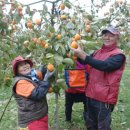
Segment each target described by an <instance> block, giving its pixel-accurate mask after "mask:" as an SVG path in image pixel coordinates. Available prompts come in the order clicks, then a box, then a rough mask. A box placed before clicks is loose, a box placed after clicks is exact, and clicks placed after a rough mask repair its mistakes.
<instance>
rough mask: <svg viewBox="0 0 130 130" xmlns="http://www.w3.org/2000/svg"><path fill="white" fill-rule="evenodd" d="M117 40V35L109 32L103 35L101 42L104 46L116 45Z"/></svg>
mask: <svg viewBox="0 0 130 130" xmlns="http://www.w3.org/2000/svg"><path fill="white" fill-rule="evenodd" d="M118 39H119V37H118V35H114V34H112V33H110V32H109V31H108V32H106V33H105V34H104V35H103V41H104V44H105V45H111V44H117V42H118Z"/></svg>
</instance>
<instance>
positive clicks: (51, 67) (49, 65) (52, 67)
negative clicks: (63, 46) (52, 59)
mask: <svg viewBox="0 0 130 130" xmlns="http://www.w3.org/2000/svg"><path fill="white" fill-rule="evenodd" d="M47 69H48V70H49V71H50V72H52V71H53V70H54V65H53V64H48V65H47Z"/></svg>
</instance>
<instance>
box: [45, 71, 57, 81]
mask: <svg viewBox="0 0 130 130" xmlns="http://www.w3.org/2000/svg"><path fill="white" fill-rule="evenodd" d="M54 73H55V70H54V71H49V70H48V69H47V72H46V74H45V76H44V81H48V80H49V79H50V78H51V77H52V76H53V75H54Z"/></svg>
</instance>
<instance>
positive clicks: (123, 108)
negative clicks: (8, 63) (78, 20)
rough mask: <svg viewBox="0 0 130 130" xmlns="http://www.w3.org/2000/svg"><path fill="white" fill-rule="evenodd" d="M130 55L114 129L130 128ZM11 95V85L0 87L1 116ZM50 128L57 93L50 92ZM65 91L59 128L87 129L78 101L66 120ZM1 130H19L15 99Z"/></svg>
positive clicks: (122, 83) (126, 129)
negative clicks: (70, 120)
mask: <svg viewBox="0 0 130 130" xmlns="http://www.w3.org/2000/svg"><path fill="white" fill-rule="evenodd" d="M129 77H130V57H129V56H128V57H127V63H126V67H125V72H124V74H123V78H122V81H121V86H120V94H119V100H118V103H117V105H116V107H115V109H114V112H113V114H112V130H130V105H129V103H130V89H129V86H130V79H129ZM10 95H11V87H10V88H9V87H1V88H0V116H1V114H2V112H3V109H4V107H5V105H6V104H7V102H8V100H9V98H10ZM47 97H48V105H49V127H50V128H49V130H55V94H48V95H47ZM64 101H65V100H64V91H61V95H60V96H59V128H60V130H86V128H85V125H84V120H83V116H82V115H83V105H82V103H76V104H74V106H73V114H72V122H71V123H67V122H66V121H65V114H64ZM0 130H18V124H17V107H16V103H15V101H14V99H12V100H11V102H10V104H9V106H8V108H7V110H6V112H5V115H4V117H3V119H2V121H1V123H0Z"/></svg>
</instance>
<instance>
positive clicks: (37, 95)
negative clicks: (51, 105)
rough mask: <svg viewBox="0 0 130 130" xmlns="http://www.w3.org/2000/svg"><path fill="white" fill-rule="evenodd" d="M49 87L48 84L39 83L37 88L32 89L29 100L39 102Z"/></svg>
mask: <svg viewBox="0 0 130 130" xmlns="http://www.w3.org/2000/svg"><path fill="white" fill-rule="evenodd" d="M49 86H50V84H49V82H45V81H39V82H38V87H35V88H34V89H33V91H32V93H31V95H30V98H31V99H33V100H41V99H42V98H43V97H44V96H46V94H47V92H48V89H49Z"/></svg>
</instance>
